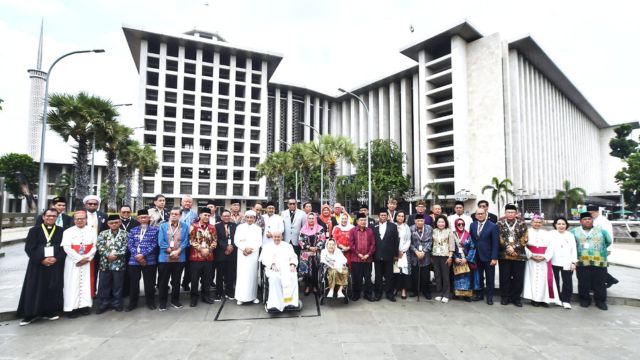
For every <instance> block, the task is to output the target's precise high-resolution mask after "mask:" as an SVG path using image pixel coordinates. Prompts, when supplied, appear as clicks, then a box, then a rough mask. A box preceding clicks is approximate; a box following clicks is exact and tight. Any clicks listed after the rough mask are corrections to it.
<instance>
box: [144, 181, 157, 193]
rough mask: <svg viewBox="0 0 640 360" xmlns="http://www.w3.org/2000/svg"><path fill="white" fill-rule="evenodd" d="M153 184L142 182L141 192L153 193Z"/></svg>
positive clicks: (151, 182)
mask: <svg viewBox="0 0 640 360" xmlns="http://www.w3.org/2000/svg"><path fill="white" fill-rule="evenodd" d="M154 185H155V183H154V182H153V180H144V181H143V182H142V192H144V193H153V190H154Z"/></svg>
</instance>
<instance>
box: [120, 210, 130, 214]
mask: <svg viewBox="0 0 640 360" xmlns="http://www.w3.org/2000/svg"><path fill="white" fill-rule="evenodd" d="M120 212H121V213H123V214H131V211H124V210H122V211H120Z"/></svg>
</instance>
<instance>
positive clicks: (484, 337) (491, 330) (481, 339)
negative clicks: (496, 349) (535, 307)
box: [464, 324, 526, 346]
mask: <svg viewBox="0 0 640 360" xmlns="http://www.w3.org/2000/svg"><path fill="white" fill-rule="evenodd" d="M464 329H465V331H466V332H468V333H470V334H471V336H472V337H473V338H474V339H475V340H476V342H477V343H478V344H494V343H496V342H497V340H498V339H499V341H500V342H504V343H506V344H510V345H521V346H524V345H526V343H525V342H524V341H523V340H522V335H521V334H522V333H523V332H524V331H525V330H522V329H518V330H517V331H510V330H507V329H505V328H504V327H501V326H487V325H473V324H471V325H468V326H466V327H465V328H464Z"/></svg>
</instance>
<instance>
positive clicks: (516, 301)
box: [513, 300, 522, 307]
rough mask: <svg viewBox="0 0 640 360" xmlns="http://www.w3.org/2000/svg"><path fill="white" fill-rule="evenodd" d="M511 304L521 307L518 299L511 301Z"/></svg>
mask: <svg viewBox="0 0 640 360" xmlns="http://www.w3.org/2000/svg"><path fill="white" fill-rule="evenodd" d="M513 305H515V306H517V307H522V302H520V300H515V301H514V302H513Z"/></svg>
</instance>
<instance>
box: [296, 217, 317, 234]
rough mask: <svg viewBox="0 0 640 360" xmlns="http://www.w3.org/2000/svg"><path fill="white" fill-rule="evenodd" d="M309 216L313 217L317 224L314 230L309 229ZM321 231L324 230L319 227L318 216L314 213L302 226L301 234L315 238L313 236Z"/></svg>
mask: <svg viewBox="0 0 640 360" xmlns="http://www.w3.org/2000/svg"><path fill="white" fill-rule="evenodd" d="M309 216H313V220H314V224H315V225H314V227H313V228H311V227H309V220H308V219H309ZM321 230H322V226H320V225H318V216H317V215H316V214H314V213H310V214H309V215H308V216H307V221H305V222H304V225H303V226H302V229H301V230H300V233H301V234H304V235H307V236H313V235H317V234H318V232H320V231H321Z"/></svg>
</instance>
